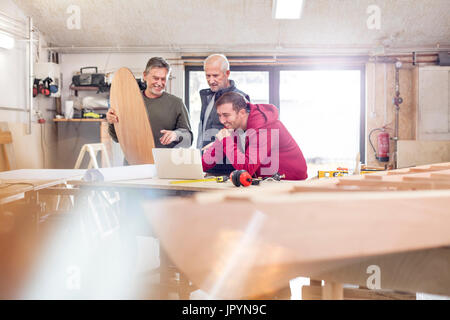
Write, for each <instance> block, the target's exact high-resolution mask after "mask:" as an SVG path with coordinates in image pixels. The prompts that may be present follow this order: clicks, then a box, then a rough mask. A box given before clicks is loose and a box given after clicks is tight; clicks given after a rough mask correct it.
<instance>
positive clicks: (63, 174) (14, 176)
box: [0, 169, 86, 180]
mask: <svg viewBox="0 0 450 320" xmlns="http://www.w3.org/2000/svg"><path fill="white" fill-rule="evenodd" d="M85 172H86V170H85V169H67V170H66V169H19V170H11V171H5V172H0V180H60V179H73V180H75V179H81V178H82V177H83V175H84V173H85Z"/></svg>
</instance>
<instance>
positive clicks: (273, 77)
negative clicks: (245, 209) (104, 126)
mask: <svg viewBox="0 0 450 320" xmlns="http://www.w3.org/2000/svg"><path fill="white" fill-rule="evenodd" d="M364 76H365V69H364V67H363V66H358V67H354V66H351V67H339V68H337V67H330V68H314V69H312V68H305V67H288V66H247V67H246V66H238V67H231V75H230V79H233V80H235V81H236V83H237V87H238V88H239V89H240V90H242V91H244V92H246V93H247V94H248V95H249V96H250V99H251V101H252V103H271V104H274V105H275V106H277V107H278V108H279V110H280V120H281V121H282V122H283V124H284V125H285V126H286V128H287V129H288V130H289V132H290V133H291V134H292V136H293V137H294V139H295V140H296V141H297V143H298V144H299V146H300V148H301V149H302V152H303V155H304V156H305V159H306V161H307V163H308V176H309V177H313V176H316V175H317V170H335V169H336V168H337V167H338V166H341V167H342V166H343V167H346V168H348V169H353V168H354V165H355V160H356V155H357V152H359V153H360V159H361V161H363V160H364V157H365V139H364V137H365V103H364V100H365V97H364V96H365V92H364V88H365V82H364ZM185 79H186V100H185V101H186V102H187V103H186V105H187V107H188V108H189V112H190V117H191V125H192V129H193V132H194V139H196V137H197V132H198V124H199V119H200V109H201V102H200V96H199V93H198V92H199V90H200V89H204V88H208V85H207V82H206V79H205V75H204V72H203V68H202V67H200V66H199V67H186V78H185ZM194 141H196V140H194Z"/></svg>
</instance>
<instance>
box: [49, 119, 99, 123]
mask: <svg viewBox="0 0 450 320" xmlns="http://www.w3.org/2000/svg"><path fill="white" fill-rule="evenodd" d="M53 121H54V122H106V119H89V118H80V119H53Z"/></svg>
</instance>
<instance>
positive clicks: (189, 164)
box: [152, 148, 205, 179]
mask: <svg viewBox="0 0 450 320" xmlns="http://www.w3.org/2000/svg"><path fill="white" fill-rule="evenodd" d="M152 152H153V159H154V160H155V167H156V175H157V177H158V178H160V179H203V178H204V177H205V175H204V173H203V166H202V156H201V153H200V150H199V149H184V148H174V149H169V148H153V150H152Z"/></svg>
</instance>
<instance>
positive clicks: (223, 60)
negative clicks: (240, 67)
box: [203, 53, 230, 72]
mask: <svg viewBox="0 0 450 320" xmlns="http://www.w3.org/2000/svg"><path fill="white" fill-rule="evenodd" d="M214 58H221V59H220V60H221V69H222V71H223V72H227V71H228V70H230V63H229V62H228V59H227V57H225V56H224V55H223V54H219V53H214V54H212V55H210V56H208V57H207V58H206V59H205V61H203V69H205V67H206V63H208V61H209V60H211V59H214Z"/></svg>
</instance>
